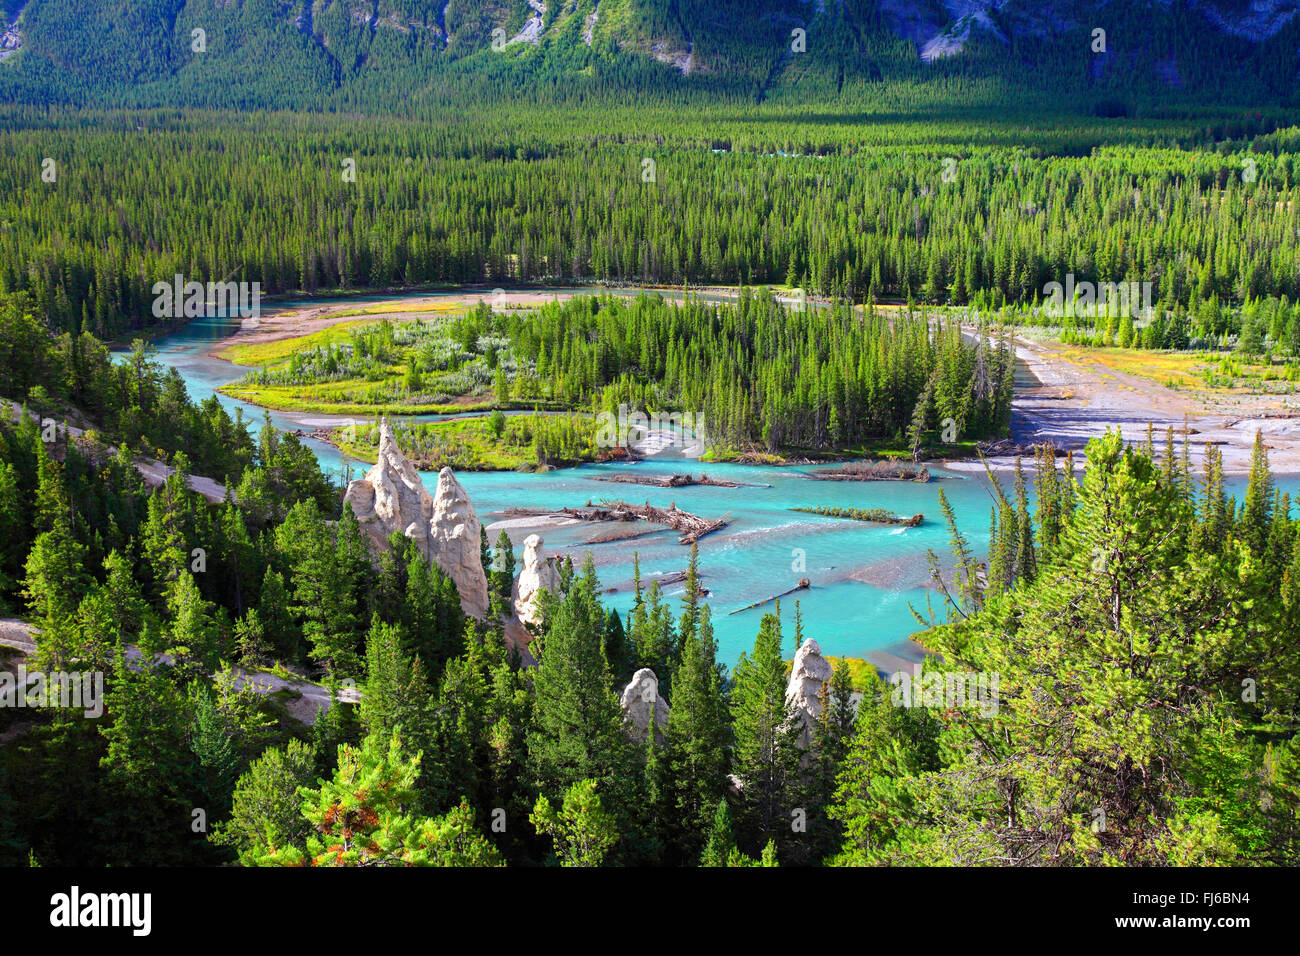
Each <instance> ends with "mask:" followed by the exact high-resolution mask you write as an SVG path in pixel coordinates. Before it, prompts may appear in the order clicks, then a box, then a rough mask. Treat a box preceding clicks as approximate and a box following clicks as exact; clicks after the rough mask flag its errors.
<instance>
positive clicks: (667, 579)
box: [602, 571, 713, 597]
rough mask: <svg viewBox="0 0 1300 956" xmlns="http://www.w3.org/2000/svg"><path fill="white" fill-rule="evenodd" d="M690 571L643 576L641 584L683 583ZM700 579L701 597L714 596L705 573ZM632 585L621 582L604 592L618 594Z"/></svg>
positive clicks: (665, 585) (660, 585) (645, 585)
mask: <svg viewBox="0 0 1300 956" xmlns="http://www.w3.org/2000/svg"><path fill="white" fill-rule="evenodd" d="M689 573H690V572H689V571H670V572H668V573H667V574H662V575H659V576H658V577H655V576H653V575H650V576H649V580H648V581H647V580H646V579H644V578H643V579H642V582H641V584H642V587H649V586H650V585H651V584H658V585H659V587H661V588H663V587H667V586H668V585H670V584H681V583H682V582H683V581H685V580H686V576H687V574H689ZM698 579H699V581H700V582H701V583H700V596H701V597H712V596H713V592H712V591H710V590H709V589H708V588H706V587H705V586H704V584H703V581H704V575H703V574H700V575H699V576H698ZM631 587H632V584H631V583H628V584H619V585H614V586H613V587H608V588H605V590H604V591H603V592H602V593H604V594H617V593H618V592H619V591H626V590H629V589H630V588H631Z"/></svg>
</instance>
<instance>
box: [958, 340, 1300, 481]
mask: <svg viewBox="0 0 1300 956" xmlns="http://www.w3.org/2000/svg"><path fill="white" fill-rule="evenodd" d="M1016 357H1017V358H1019V359H1020V360H1021V361H1022V362H1023V363H1024V365H1025V368H1026V369H1027V370H1028V371H1029V372H1030V374H1031V376H1032V379H1031V380H1030V381H1028V382H1023V383H1017V386H1016V394H1015V398H1014V401H1013V404H1012V412H1011V419H1012V420H1011V434H1012V438H1013V439H1014V440H1015V441H1017V442H1018V443H1020V444H1022V445H1032V444H1038V443H1041V442H1045V441H1051V442H1052V443H1054V444H1055V445H1056V447H1057V448H1060V449H1067V450H1074V451H1076V452H1079V451H1081V450H1082V449H1083V447H1084V446H1085V445H1086V444H1087V443H1088V440H1089V439H1091V438H1096V437H1099V436H1101V435H1104V434H1105V433H1106V431H1107V430H1114V429H1119V430H1120V432H1121V434H1122V435H1123V436H1124V438H1125V440H1126V441H1129V442H1144V441H1145V440H1146V436H1147V423H1148V422H1150V423H1151V425H1152V426H1153V430H1154V441H1155V445H1156V449H1157V452H1158V453H1160V454H1163V452H1164V448H1165V441H1166V433H1167V429H1168V428H1169V427H1171V426H1172V427H1173V429H1174V450H1175V453H1176V454H1178V455H1180V456H1181V455H1182V453H1183V447H1182V446H1183V437H1182V429H1183V421H1184V416H1186V420H1187V423H1188V425H1189V428H1190V433H1189V435H1188V445H1189V447H1188V456H1189V458H1190V459H1191V462H1192V466H1193V468H1195V469H1197V470H1198V473H1199V469H1200V466H1201V463H1202V462H1203V461H1204V458H1205V449H1206V447H1207V445H1210V444H1213V445H1217V446H1218V448H1219V451H1220V452H1221V453H1222V454H1223V468H1224V471H1225V473H1227V474H1246V473H1248V472H1249V471H1250V456H1251V448H1252V446H1253V444H1254V441H1255V432H1256V431H1259V432H1261V433H1262V434H1263V437H1264V444H1265V445H1266V446H1267V448H1268V456H1269V465H1270V467H1271V469H1272V471H1273V473H1274V474H1300V399H1298V398H1297V397H1296V396H1281V395H1247V394H1244V393H1240V392H1233V393H1228V392H1221V391H1213V390H1210V389H1197V390H1189V389H1173V388H1169V387H1168V386H1165V385H1162V384H1160V383H1159V382H1157V381H1155V380H1154V379H1152V378H1149V377H1147V376H1144V375H1134V374H1129V373H1126V372H1123V371H1120V370H1119V369H1117V368H1114V367H1113V366H1112V365H1110V364H1108V363H1107V362H1106V360H1105V357H1104V356H1103V355H1099V354H1097V353H1094V352H1091V351H1087V350H1078V349H1069V350H1067V349H1065V348H1063V347H1061V346H1058V345H1056V344H1054V343H1051V342H1036V341H1032V340H1027V339H1017V340H1016ZM1077 457H1078V455H1076V458H1077ZM989 461H990V464H991V465H992V466H993V467H995V468H1010V467H1012V466H1013V465H1014V459H1013V458H1009V457H1000V458H992V459H990V460H989ZM1031 464H1032V462H1031ZM1081 464H1082V462H1080V465H1081ZM947 466H948V467H949V468H952V469H953V470H955V471H982V470H983V465H982V464H981V463H980V462H978V461H973V462H971V461H954V462H948V463H947Z"/></svg>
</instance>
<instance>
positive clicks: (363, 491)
mask: <svg viewBox="0 0 1300 956" xmlns="http://www.w3.org/2000/svg"><path fill="white" fill-rule="evenodd" d="M343 502H344V504H350V505H351V506H352V513H353V514H354V515H356V518H357V522H358V523H359V524H360V525H361V529H362V531H364V532H365V534H366V537H367V538H368V539H369V541H370V543H371V545H372V547H373V548H374V549H375V551H376V552H378V551H381V550H382V549H384V548H387V547H388V536H389V535H390V534H392V533H393V532H394V531H400V532H401V533H402V534H404V535H406V537H408V538H410V539H411V540H412V541H414V542H415V544H416V546H417V547H419V549H420V553H421V554H423V555H424V556H425V557H426V558H428V559H429V561H431V562H436V563H437V565H438V567H440V568H442V570H443V571H444V572H445V573H446V574H448V575H450V576H451V579H452V580H453V581H454V582H455V583H456V590H457V591H458V592H459V594H460V605H461V607H462V608H463V609H464V611H465V613H466V614H469V615H471V616H473V617H476V618H479V619H480V620H481V619H483V618H486V617H487V609H488V596H487V576H486V575H485V574H484V572H483V558H482V552H481V550H480V542H479V520H478V515H477V514H475V513H474V507H473V505H471V504H470V500H469V495H467V494H466V493H465V489H464V488H462V487H461V484H460V482H459V481H457V480H456V476H455V475H454V474H452V471H451V469H450V468H444V469H442V471H440V472H439V473H438V489H437V494H436V495H430V494H429V491H428V489H427V488H425V487H424V482H422V481H421V480H420V473H419V472H418V471H416V470H415V466H414V465H412V464H411V463H410V461H408V460H407V458H406V456H405V455H403V454H402V450H401V449H400V448H399V447H398V446H397V436H396V434H395V433H394V432H393V426H392V425H391V424H389V422H388V420H387V419H384V420H383V421H381V422H380V424H379V457H378V460H377V461H376V462H375V464H374V466H373V467H372V468H371V469H370V471H368V472H366V476H365V477H364V478H358V479H357V480H356V481H353V482H350V483H349V484H348V490H347V493H346V494H345V495H344V496H343Z"/></svg>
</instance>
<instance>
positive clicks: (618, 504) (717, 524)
mask: <svg viewBox="0 0 1300 956" xmlns="http://www.w3.org/2000/svg"><path fill="white" fill-rule="evenodd" d="M505 514H506V516H507V517H528V518H541V517H564V518H576V519H577V520H579V521H648V522H650V523H651V524H662V525H667V526H668V527H670V528H672V529H673V530H674V531H678V532H680V536H679V537H678V539H677V541H678V543H679V544H694V543H695V542H696V541H698V540H700V538H703V537H704V536H705V535H707V534H712V533H713V532H715V531H717V530H719V529H721V528H725V527H726V526H727V525H728V524H729V523H730V514H727V515H723V516H722V517H721V518H718V519H717V520H714V521H710V520H709V519H708V518H701V517H700V516H699V515H693V514H691V513H690V512H689V511H682V510H681V509H679V508H678V507H677V505H676V503H673V504H671V505H669V506H668V507H667V508H656V507H655V506H654V505H652V504H650V503H649V502H648V501H647V502H646V503H645V504H644V505H630V504H628V503H627V502H625V501H604V500H602V501H601V502H600V504H599V505H593V504H592V503H591V502H590V501H588V502H587V504H586V506H585V507H583V508H561V509H560V510H559V511H545V510H542V509H537V508H532V509H530V508H515V507H510V508H507V509H506V510H505Z"/></svg>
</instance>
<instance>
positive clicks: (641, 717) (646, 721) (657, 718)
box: [622, 667, 668, 742]
mask: <svg viewBox="0 0 1300 956" xmlns="http://www.w3.org/2000/svg"><path fill="white" fill-rule="evenodd" d="M622 703H623V719H624V720H625V721H626V722H627V723H628V724H629V725H630V726H631V729H632V738H633V739H634V740H636V741H638V742H644V741H645V739H646V733H647V732H648V731H649V729H650V720H651V718H653V719H654V724H655V740H663V735H664V730H665V729H666V728H667V727H668V702H667V701H666V700H664V699H663V698H662V697H660V696H659V678H658V677H656V676H655V672H654V671H652V670H651V669H650V668H648V667H643V668H641V669H640V670H639V671H637V672H636V673H635V674H633V675H632V680H631V681H630V682H629V683H628V685H627V686H626V687H624V688H623V701H622Z"/></svg>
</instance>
